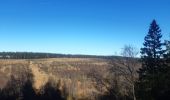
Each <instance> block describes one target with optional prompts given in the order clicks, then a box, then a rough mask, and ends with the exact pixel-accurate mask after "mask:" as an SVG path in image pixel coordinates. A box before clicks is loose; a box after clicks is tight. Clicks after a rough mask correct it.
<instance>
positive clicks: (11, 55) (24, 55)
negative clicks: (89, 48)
mask: <svg viewBox="0 0 170 100" xmlns="http://www.w3.org/2000/svg"><path fill="white" fill-rule="evenodd" d="M113 57H116V56H97V55H71V54H55V53H36V52H0V59H41V58H107V59H110V58H113ZM117 57H118V56H117Z"/></svg>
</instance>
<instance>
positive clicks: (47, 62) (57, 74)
mask: <svg viewBox="0 0 170 100" xmlns="http://www.w3.org/2000/svg"><path fill="white" fill-rule="evenodd" d="M108 62H109V61H108V60H106V59H98V58H51V59H34V60H10V59H9V60H0V87H1V88H2V87H4V86H5V84H6V82H7V81H8V80H9V79H10V76H11V75H14V76H16V77H18V76H19V75H21V74H22V73H25V72H26V71H30V70H31V72H32V74H33V76H34V77H33V78H34V87H35V89H37V90H38V89H39V88H40V87H41V86H43V85H44V84H45V83H46V82H47V81H48V80H49V79H51V78H52V79H54V80H55V81H56V82H59V81H60V82H61V83H60V84H61V89H62V87H63V85H65V86H66V87H67V92H68V93H70V94H69V95H72V96H73V97H76V98H82V97H83V98H87V97H89V96H91V95H94V93H97V91H96V90H95V88H94V86H93V82H92V80H91V79H90V78H89V77H88V73H89V72H90V70H92V69H96V70H102V72H105V71H106V70H107V68H108V66H109V64H108ZM29 69H30V70H29ZM103 74H104V73H103Z"/></svg>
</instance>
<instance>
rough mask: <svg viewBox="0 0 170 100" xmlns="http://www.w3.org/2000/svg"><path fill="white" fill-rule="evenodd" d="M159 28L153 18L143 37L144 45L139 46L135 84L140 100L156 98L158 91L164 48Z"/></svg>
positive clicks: (162, 68)
mask: <svg viewBox="0 0 170 100" xmlns="http://www.w3.org/2000/svg"><path fill="white" fill-rule="evenodd" d="M161 37H162V34H161V29H160V28H159V25H158V24H157V23H156V21H155V20H153V21H152V23H151V24H150V28H149V32H148V34H147V35H146V37H145V38H144V40H145V41H144V43H143V45H144V47H143V48H141V62H142V68H140V69H139V71H138V73H139V82H138V84H137V90H138V97H139V98H141V99H142V100H156V98H158V97H157V95H158V93H159V87H160V84H161V83H160V80H159V78H160V77H159V75H160V73H161V72H163V71H164V67H163V66H164V60H163V59H162V57H163V55H164V53H165V50H162V46H163V45H164V43H161Z"/></svg>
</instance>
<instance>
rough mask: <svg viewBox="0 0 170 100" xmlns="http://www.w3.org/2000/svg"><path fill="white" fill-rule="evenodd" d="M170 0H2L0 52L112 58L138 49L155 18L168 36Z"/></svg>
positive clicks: (0, 8) (169, 28) (0, 2)
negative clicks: (125, 48) (124, 49)
mask: <svg viewBox="0 0 170 100" xmlns="http://www.w3.org/2000/svg"><path fill="white" fill-rule="evenodd" d="M169 5H170V0H0V51H28V52H30V51H33V52H50V53H64V54H90V55H114V53H115V52H119V51H120V50H121V48H122V47H123V46H124V45H125V44H131V45H134V46H136V47H137V48H140V47H141V46H142V43H143V40H144V36H145V35H146V33H147V32H148V28H149V24H150V23H151V21H152V20H153V19H156V20H157V22H158V24H159V25H160V27H161V29H162V33H163V35H164V38H166V39H167V38H168V33H170V6H169Z"/></svg>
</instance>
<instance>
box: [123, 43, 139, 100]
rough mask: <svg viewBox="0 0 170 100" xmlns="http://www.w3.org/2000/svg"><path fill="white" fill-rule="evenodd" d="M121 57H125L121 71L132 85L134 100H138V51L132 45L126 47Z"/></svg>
mask: <svg viewBox="0 0 170 100" xmlns="http://www.w3.org/2000/svg"><path fill="white" fill-rule="evenodd" d="M121 55H122V56H123V57H124V60H122V62H121V64H122V65H123V66H122V68H120V69H121V70H120V71H121V72H122V74H123V75H124V77H125V79H126V80H127V81H128V82H129V83H130V85H131V89H132V90H131V91H132V95H133V100H136V96H135V82H136V79H137V71H136V70H137V68H138V66H139V64H138V60H137V55H138V51H137V49H136V48H135V47H134V46H132V45H125V46H124V48H123V49H122V52H121Z"/></svg>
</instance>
